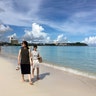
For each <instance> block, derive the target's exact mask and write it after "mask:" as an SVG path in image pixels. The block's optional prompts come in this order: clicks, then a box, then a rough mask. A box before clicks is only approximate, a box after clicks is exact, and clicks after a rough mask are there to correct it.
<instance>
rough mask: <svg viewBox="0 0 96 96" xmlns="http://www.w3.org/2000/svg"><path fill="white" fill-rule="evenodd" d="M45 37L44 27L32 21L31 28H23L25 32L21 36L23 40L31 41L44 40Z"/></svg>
mask: <svg viewBox="0 0 96 96" xmlns="http://www.w3.org/2000/svg"><path fill="white" fill-rule="evenodd" d="M46 38H47V33H45V32H44V28H43V27H42V26H40V25H39V24H36V23H33V24H32V30H31V31H28V30H25V34H24V36H23V39H24V40H28V41H32V42H44V40H45V39H46Z"/></svg>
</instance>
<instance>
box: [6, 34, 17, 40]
mask: <svg viewBox="0 0 96 96" xmlns="http://www.w3.org/2000/svg"><path fill="white" fill-rule="evenodd" d="M8 38H9V39H11V38H13V39H17V35H16V33H14V34H12V35H9V36H8Z"/></svg>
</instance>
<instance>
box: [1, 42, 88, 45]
mask: <svg viewBox="0 0 96 96" xmlns="http://www.w3.org/2000/svg"><path fill="white" fill-rule="evenodd" d="M34 44H35V43H29V46H32V45H34ZM37 45H38V46H88V45H87V44H86V43H80V42H76V43H38V44H37ZM0 46H21V44H20V43H18V44H12V43H8V42H1V43H0Z"/></svg>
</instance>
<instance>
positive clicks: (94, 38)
mask: <svg viewBox="0 0 96 96" xmlns="http://www.w3.org/2000/svg"><path fill="white" fill-rule="evenodd" d="M82 42H84V43H87V44H92V45H94V44H96V36H90V37H88V38H85V39H84V40H83V41H82Z"/></svg>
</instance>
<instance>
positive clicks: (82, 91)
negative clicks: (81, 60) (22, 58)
mask: <svg viewBox="0 0 96 96" xmlns="http://www.w3.org/2000/svg"><path fill="white" fill-rule="evenodd" d="M10 60H11V59H8V58H7V59H6V58H5V57H2V56H0V61H1V62H2V64H1V67H0V76H1V77H2V78H1V82H0V85H1V87H0V90H1V92H0V95H1V96H13V95H14V96H17V95H21V96H31V95H33V96H60V95H61V96H95V95H96V80H94V79H90V78H86V77H82V76H77V75H74V74H71V73H68V72H64V71H61V70H57V69H55V68H51V67H48V66H44V65H42V64H41V65H40V80H39V81H37V80H36V72H35V78H34V80H33V83H34V85H29V83H28V82H27V81H26V82H25V83H24V82H21V81H20V79H21V78H20V77H21V74H20V71H16V70H15V65H14V64H13V61H12V62H11V61H10ZM15 63H16V61H15ZM6 73H7V74H6ZM27 79H28V78H26V80H27Z"/></svg>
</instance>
